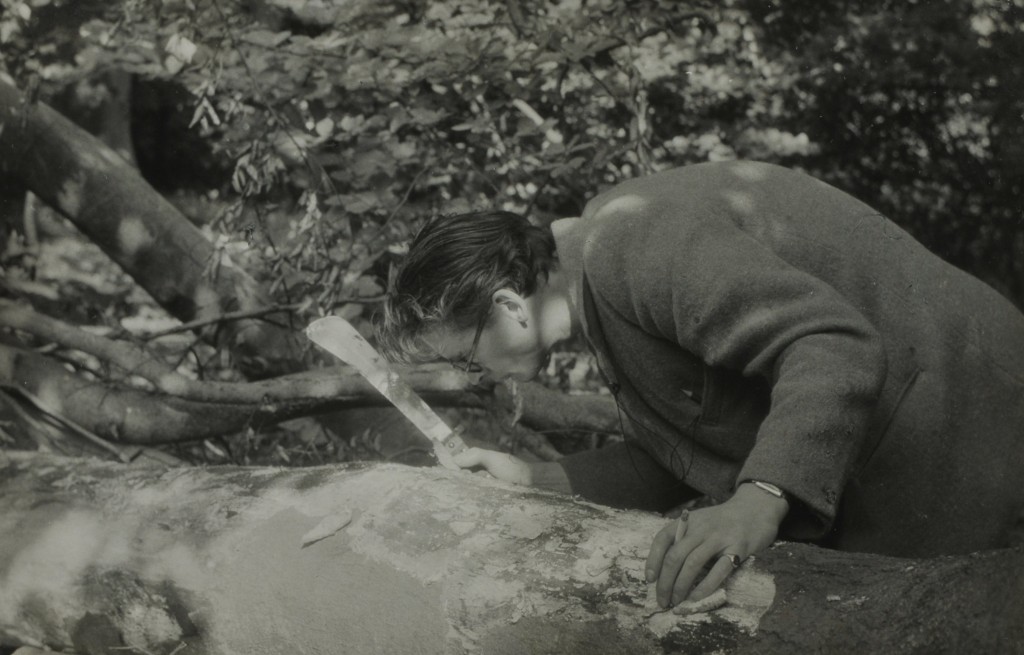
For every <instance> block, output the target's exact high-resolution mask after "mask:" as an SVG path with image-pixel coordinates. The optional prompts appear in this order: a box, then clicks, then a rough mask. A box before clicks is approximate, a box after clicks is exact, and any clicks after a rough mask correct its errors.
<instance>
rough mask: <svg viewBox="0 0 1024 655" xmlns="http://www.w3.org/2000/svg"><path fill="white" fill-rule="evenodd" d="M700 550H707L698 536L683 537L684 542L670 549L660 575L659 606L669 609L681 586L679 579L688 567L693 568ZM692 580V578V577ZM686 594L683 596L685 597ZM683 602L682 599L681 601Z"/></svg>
mask: <svg viewBox="0 0 1024 655" xmlns="http://www.w3.org/2000/svg"><path fill="white" fill-rule="evenodd" d="M672 531H673V537H674V536H675V535H674V533H675V526H672ZM699 548H705V547H704V546H703V545H702V543H701V539H700V538H698V537H697V536H692V537H691V536H687V537H683V540H682V541H677V542H675V543H674V544H673V545H672V547H671V548H669V549H668V553H666V554H665V559H663V560H662V562H661V572H660V573H658V583H657V589H656V591H657V597H658V605H660V606H661V607H668V606H669V605H670V604H672V603H673V602H678V601H676V600H674V597H675V594H674V593H673V591H674V590H675V589H676V587H677V585H678V584H679V582H678V579H679V577H680V576H681V575H683V572H684V571H685V570H686V568H687V567H689V566H691V561H692V558H693V553H694V551H695V550H697V549H699ZM691 578H692V576H691ZM687 589H689V587H687ZM685 595H686V594H683V596H684V597H685ZM679 600H681V598H680V599H679Z"/></svg>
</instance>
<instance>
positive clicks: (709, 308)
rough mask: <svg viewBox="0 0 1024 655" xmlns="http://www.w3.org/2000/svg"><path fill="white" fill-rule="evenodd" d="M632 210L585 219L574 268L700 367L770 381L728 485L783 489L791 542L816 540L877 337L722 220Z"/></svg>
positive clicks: (880, 360)
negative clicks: (754, 430) (751, 437)
mask: <svg viewBox="0 0 1024 655" xmlns="http://www.w3.org/2000/svg"><path fill="white" fill-rule="evenodd" d="M636 206H637V207H639V208H638V209H636V210H633V211H626V212H619V213H618V214H617V215H616V216H614V217H608V218H605V217H601V216H597V217H594V218H593V219H592V220H593V221H594V227H593V231H592V232H591V238H590V239H589V240H588V243H587V246H586V247H585V250H584V267H585V270H586V272H587V275H588V276H589V277H590V279H591V283H592V286H593V288H594V292H595V293H596V294H599V295H601V296H602V298H603V299H604V300H605V301H606V302H608V303H610V304H611V305H612V306H613V307H614V308H615V309H616V310H617V311H619V312H620V313H621V314H622V315H623V316H624V317H625V318H626V319H627V320H630V321H635V322H636V324H637V325H639V326H640V327H641V328H642V329H643V330H644V331H646V332H648V333H650V334H652V335H655V336H657V337H660V338H665V339H669V340H673V341H675V342H676V343H678V344H679V346H680V347H682V348H684V349H686V350H688V351H690V352H691V353H694V354H696V355H697V356H699V357H700V358H701V359H703V361H704V362H705V363H706V364H708V365H710V366H713V367H724V368H728V369H732V370H735V371H739V372H741V373H742V374H743V375H745V376H761V377H763V378H764V379H766V380H768V381H769V383H770V385H771V390H772V391H771V409H770V411H769V414H768V416H767V418H766V419H765V420H764V421H763V423H762V424H761V426H760V428H759V431H758V434H757V439H756V442H755V445H754V447H753V449H752V450H751V451H750V453H749V455H748V456H747V458H746V461H745V462H744V464H743V466H742V468H741V470H740V473H739V476H738V477H737V479H736V481H735V483H736V484H737V485H738V484H739V483H741V482H744V481H747V480H752V479H754V480H763V481H766V482H772V483H774V484H776V485H778V486H779V487H781V488H783V489H784V490H786V491H787V492H788V493H789V494H791V496H793V497H795V498H796V499H797V500H798V501H800V503H801V504H802V507H800V511H797V512H794V513H793V514H792V516H791V517H789V519H787V533H788V534H789V536H791V537H796V538H808V539H810V538H816V537H819V536H821V535H822V534H824V532H825V531H826V530H827V529H828V528H829V526H830V525H831V523H832V521H833V520H834V518H835V515H836V510H837V505H838V501H839V497H840V494H841V491H842V489H843V487H844V486H845V484H846V482H847V480H848V478H849V476H850V473H851V469H852V467H853V465H854V463H855V460H856V458H857V455H858V453H859V451H860V449H861V447H862V444H863V443H864V441H865V439H866V437H867V433H868V430H869V425H870V422H871V417H872V414H873V409H874V407H875V405H876V403H877V401H878V398H879V395H880V393H881V388H882V384H883V382H884V378H885V373H886V357H885V351H884V348H883V345H882V341H881V337H880V336H879V334H878V333H877V331H876V330H875V329H874V328H873V326H872V325H871V324H870V322H869V321H868V320H867V319H866V318H865V317H864V316H863V315H862V314H861V313H860V312H859V311H857V309H855V308H854V307H853V306H852V305H851V304H850V303H849V302H847V301H846V300H845V299H844V298H843V297H842V296H841V295H840V294H839V293H838V292H837V291H836V290H835V289H834V288H832V287H831V286H830V285H829V284H827V283H826V282H824V281H823V280H821V279H819V278H818V277H816V276H815V275H811V274H809V273H808V272H806V271H805V270H801V269H800V268H797V267H796V266H794V265H791V264H790V263H788V262H787V261H785V260H783V259H782V258H781V257H780V256H779V255H778V254H776V253H775V252H774V251H773V250H772V249H771V248H770V247H768V246H767V245H765V244H764V243H762V242H761V241H759V240H758V239H755V238H754V237H753V236H751V235H750V234H748V233H746V232H744V231H743V230H741V229H740V228H739V227H738V226H737V225H736V223H734V222H733V221H732V220H731V219H730V218H729V217H728V216H722V215H718V216H716V215H714V214H713V213H712V214H708V215H702V216H700V217H697V218H693V217H692V216H678V217H676V216H672V215H671V211H672V208H671V207H655V208H651V207H649V206H643V205H639V204H638V205H636ZM652 216H654V218H652ZM807 247H813V245H812V244H811V245H808V246H807ZM794 520H795V521H796V522H797V523H798V525H794V524H793V522H794Z"/></svg>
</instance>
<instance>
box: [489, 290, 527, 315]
mask: <svg viewBox="0 0 1024 655" xmlns="http://www.w3.org/2000/svg"><path fill="white" fill-rule="evenodd" d="M491 301H492V302H493V303H494V304H495V305H497V309H498V310H499V311H502V312H506V313H507V315H508V316H509V317H510V318H512V319H513V320H514V321H516V322H517V323H519V324H524V323H526V320H527V310H526V299H525V298H523V297H522V296H521V295H519V294H518V293H516V292H515V291H513V290H512V289H498V290H497V291H495V292H494V295H492V296H491Z"/></svg>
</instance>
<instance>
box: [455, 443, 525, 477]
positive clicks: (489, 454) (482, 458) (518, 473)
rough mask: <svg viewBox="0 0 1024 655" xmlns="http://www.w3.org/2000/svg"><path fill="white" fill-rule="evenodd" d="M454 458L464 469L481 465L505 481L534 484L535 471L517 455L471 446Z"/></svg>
mask: <svg viewBox="0 0 1024 655" xmlns="http://www.w3.org/2000/svg"><path fill="white" fill-rule="evenodd" d="M454 460H455V463H456V464H458V465H459V466H461V467H462V468H464V469H468V468H473V467H475V466H481V467H483V468H484V469H485V470H486V471H487V472H488V473H490V474H491V475H493V476H494V477H496V478H498V479H499V480H504V481H505V482H513V483H515V484H522V485H526V486H530V485H532V484H533V472H532V471H531V469H530V465H529V464H527V463H526V462H524V461H523V460H521V459H519V458H518V457H516V456H515V455H509V454H508V453H502V452H498V451H497V450H487V449H486V448H469V449H467V450H464V451H462V452H461V453H459V454H457V455H455V457H454Z"/></svg>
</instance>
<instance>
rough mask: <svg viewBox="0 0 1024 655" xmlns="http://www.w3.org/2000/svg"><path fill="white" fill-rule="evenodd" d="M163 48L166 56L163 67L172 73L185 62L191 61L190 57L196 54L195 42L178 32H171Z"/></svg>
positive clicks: (182, 66) (179, 68) (178, 69)
mask: <svg viewBox="0 0 1024 655" xmlns="http://www.w3.org/2000/svg"><path fill="white" fill-rule="evenodd" d="M164 50H165V51H166V52H167V57H165V58H164V67H165V68H166V69H167V70H168V71H169V72H170V73H171V75H174V74H175V73H177V72H178V71H180V70H181V69H182V68H184V67H185V65H186V64H190V63H192V57H193V56H195V54H196V50H197V48H196V44H195V43H192V41H190V40H189V39H188V38H186V37H184V36H182V35H180V34H172V35H171V36H170V38H169V39H167V43H166V45H164Z"/></svg>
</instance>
